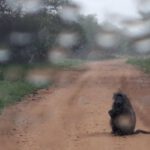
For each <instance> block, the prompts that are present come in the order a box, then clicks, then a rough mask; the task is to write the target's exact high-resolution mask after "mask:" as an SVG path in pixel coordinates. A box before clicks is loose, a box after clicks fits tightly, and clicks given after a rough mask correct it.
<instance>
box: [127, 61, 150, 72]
mask: <svg viewBox="0 0 150 150" xmlns="http://www.w3.org/2000/svg"><path fill="white" fill-rule="evenodd" d="M127 63H129V64H132V65H135V66H137V67H138V68H140V69H142V70H143V71H144V72H146V73H150V58H145V59H140V58H138V59H136V58H132V59H129V60H128V61H127Z"/></svg>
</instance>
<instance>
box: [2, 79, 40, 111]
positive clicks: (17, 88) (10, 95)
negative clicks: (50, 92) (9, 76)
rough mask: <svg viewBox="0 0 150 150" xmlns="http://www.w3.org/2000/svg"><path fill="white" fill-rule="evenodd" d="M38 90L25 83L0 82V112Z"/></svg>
mask: <svg viewBox="0 0 150 150" xmlns="http://www.w3.org/2000/svg"><path fill="white" fill-rule="evenodd" d="M40 88H42V87H36V86H34V85H33V84H30V83H28V82H25V81H5V80H3V81H0V110H2V109H3V108H4V107H6V106H8V105H11V104H14V103H16V102H19V101H21V98H22V97H24V96H25V95H28V94H30V93H32V92H34V91H35V90H38V89H40Z"/></svg>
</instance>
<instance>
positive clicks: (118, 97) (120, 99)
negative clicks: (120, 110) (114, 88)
mask: <svg viewBox="0 0 150 150" xmlns="http://www.w3.org/2000/svg"><path fill="white" fill-rule="evenodd" d="M113 100H114V105H115V107H121V106H122V105H123V104H124V103H125V100H126V95H125V94H122V93H115V94H114V95H113Z"/></svg>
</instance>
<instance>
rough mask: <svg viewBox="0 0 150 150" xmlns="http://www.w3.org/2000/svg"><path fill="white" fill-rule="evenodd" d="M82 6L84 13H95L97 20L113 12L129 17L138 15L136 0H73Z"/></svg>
mask: <svg viewBox="0 0 150 150" xmlns="http://www.w3.org/2000/svg"><path fill="white" fill-rule="evenodd" d="M74 1H76V2H78V3H79V4H80V6H81V7H82V11H81V12H82V13H84V14H96V15H97V17H98V19H99V21H102V20H104V19H105V17H104V16H105V15H107V14H109V13H115V14H119V15H122V16H124V17H129V18H134V17H135V18H137V17H139V15H138V12H137V3H136V0H74Z"/></svg>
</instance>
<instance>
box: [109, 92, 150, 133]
mask: <svg viewBox="0 0 150 150" xmlns="http://www.w3.org/2000/svg"><path fill="white" fill-rule="evenodd" d="M113 100H114V102H113V105H112V109H111V110H110V111H109V112H108V113H109V115H110V117H111V120H110V125H111V127H112V133H113V134H114V135H120V136H121V135H131V134H138V133H144V134H150V132H148V131H143V130H136V131H135V125H136V115H135V112H134V110H133V107H132V104H131V103H130V100H129V98H128V97H127V96H126V95H125V94H124V93H122V92H118V93H115V94H114V95H113Z"/></svg>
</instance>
